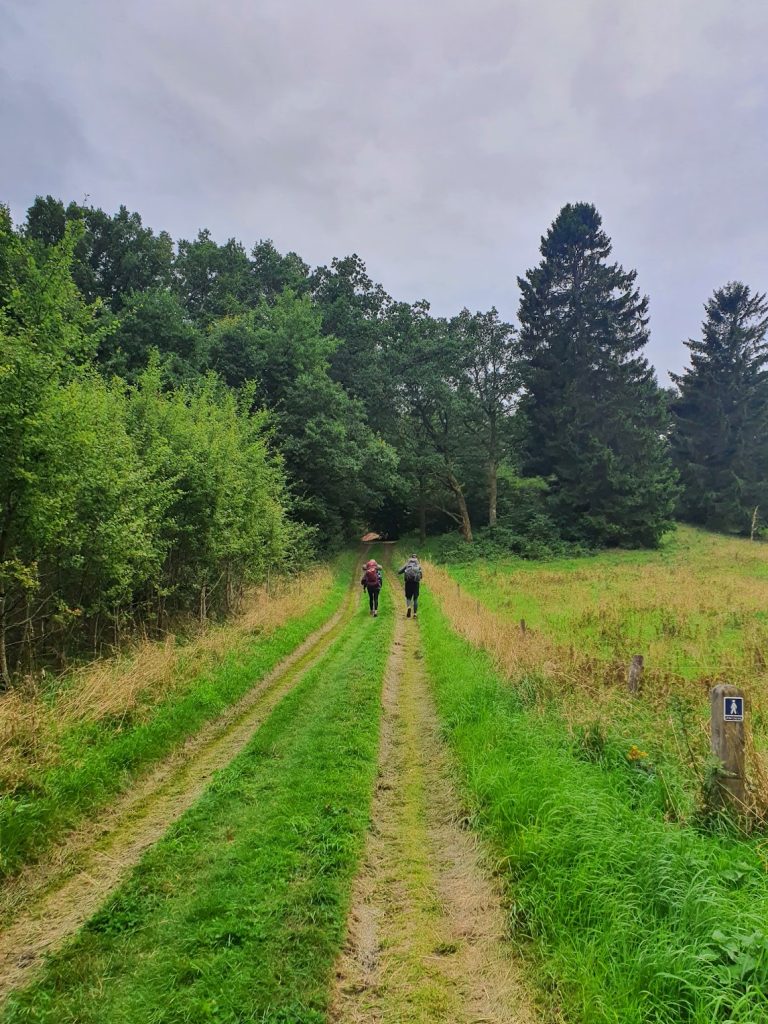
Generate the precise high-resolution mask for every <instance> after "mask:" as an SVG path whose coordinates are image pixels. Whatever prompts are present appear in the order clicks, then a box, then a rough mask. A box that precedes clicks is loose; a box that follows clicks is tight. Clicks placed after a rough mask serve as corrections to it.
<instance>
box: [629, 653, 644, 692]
mask: <svg viewBox="0 0 768 1024" xmlns="http://www.w3.org/2000/svg"><path fill="white" fill-rule="evenodd" d="M642 685H643V656H642V654H633V655H632V661H630V663H629V675H628V676H627V689H628V690H629V692H630V693H631V694H633V695H634V696H635V697H636V696H637V695H638V694H639V693H640V687H641V686H642Z"/></svg>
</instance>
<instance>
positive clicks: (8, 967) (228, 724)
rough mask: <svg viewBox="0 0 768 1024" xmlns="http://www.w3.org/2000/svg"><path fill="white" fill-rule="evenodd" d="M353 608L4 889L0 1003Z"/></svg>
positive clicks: (219, 764)
mask: <svg viewBox="0 0 768 1024" xmlns="http://www.w3.org/2000/svg"><path fill="white" fill-rule="evenodd" d="M358 600H359V590H358V589H357V588H351V589H350V591H349V594H348V596H347V598H346V600H345V601H344V603H343V605H342V606H341V608H340V609H339V611H338V612H336V614H335V615H334V616H333V617H332V618H331V619H330V620H329V621H328V622H327V623H326V624H325V625H324V626H322V627H321V628H320V629H319V630H317V631H316V632H315V633H313V634H312V636H310V637H308V638H307V640H305V641H304V643H302V644H301V645H299V647H297V648H296V650H295V651H293V653H292V654H291V655H289V656H288V657H287V658H286V659H284V660H283V661H282V662H281V663H280V664H279V665H278V666H277V667H276V668H275V669H274V670H273V671H272V672H271V673H269V675H267V676H266V677H265V678H264V679H263V680H261V682H260V683H258V685H256V686H255V687H254V688H253V689H252V690H251V691H249V693H248V694H246V696H245V697H243V698H242V699H241V700H240V701H239V702H238V703H237V704H236V705H234V706H233V707H232V708H230V710H229V711H228V712H226V713H225V714H224V715H223V716H221V717H220V718H218V719H216V720H215V721H214V722H211V723H210V724H209V725H207V726H205V727H204V728H203V729H202V730H201V731H200V732H199V733H197V734H196V735H195V736H194V737H193V738H192V739H190V740H189V741H188V742H187V743H185V744H184V745H182V747H180V748H179V750H178V751H176V752H175V753H174V754H173V755H172V756H171V757H170V758H169V759H168V760H166V761H164V762H163V763H162V764H161V765H159V766H158V767H157V768H155V769H154V770H153V771H152V772H150V773H149V774H148V775H147V776H145V777H144V778H143V779H141V780H140V782H139V783H138V784H137V785H136V786H135V787H134V788H133V789H132V790H131V791H130V792H128V793H126V794H125V795H124V796H122V797H120V798H119V799H118V800H117V802H116V803H115V804H114V805H113V806H112V807H111V808H110V809H109V810H108V811H107V812H105V813H104V814H102V815H101V816H100V817H99V818H98V819H96V820H94V821H93V822H91V823H90V824H89V825H88V826H87V827H85V828H84V829H82V830H80V831H79V832H78V833H76V834H73V835H70V836H68V837H67V838H66V839H65V840H64V841H63V842H62V843H61V844H60V845H59V846H58V847H57V848H56V849H55V850H54V851H53V852H52V853H51V854H50V855H49V856H48V857H46V859H45V860H44V861H43V862H41V863H39V864H37V865H33V866H32V867H30V868H29V869H27V870H26V871H25V872H22V874H21V875H20V876H19V877H18V878H16V879H14V880H13V881H12V882H11V883H10V884H9V885H7V886H6V887H5V889H4V892H3V903H2V905H1V906H0V912H2V914H3V916H4V918H5V921H6V922H10V923H8V924H7V926H6V927H4V928H3V932H2V934H1V935H0V1001H2V1000H3V999H4V998H5V997H6V996H7V995H8V993H9V992H10V991H11V990H12V989H14V988H17V987H19V986H20V985H22V984H23V983H25V982H26V981H27V980H28V979H29V976H30V974H31V973H32V971H33V970H34V969H35V968H36V967H37V965H38V964H39V963H40V961H41V959H42V957H43V956H44V955H45V954H47V953H50V952H52V951H53V950H54V949H56V948H57V947H58V946H60V945H61V944H62V942H63V941H64V940H65V939H66V938H67V937H68V936H69V935H71V934H72V933H73V932H74V931H76V930H77V929H78V928H79V927H80V926H81V925H82V924H84V922H85V921H86V920H87V919H88V918H89V917H90V916H91V915H92V914H93V913H94V912H95V911H96V910H97V909H98V907H99V906H100V905H101V904H102V903H103V902H104V899H105V898H106V896H107V895H108V894H109V893H110V892H111V891H112V890H113V889H114V888H115V887H116V886H117V885H118V884H119V883H120V881H121V880H122V879H123V878H124V877H125V875H126V874H127V873H128V872H129V871H130V870H131V868H133V867H134V866H135V865H136V864H137V863H138V861H139V859H140V858H141V856H142V854H143V853H144V851H145V850H146V849H147V848H148V847H150V846H152V845H153V844H154V843H155V842H157V840H158V839H160V837H161V836H162V835H163V834H164V833H165V832H166V830H167V829H168V827H169V826H170V825H171V824H172V823H173V822H174V821H176V820H177V819H178V818H179V817H180V816H181V815H182V814H183V813H184V811H186V810H187V808H189V807H190V806H191V805H192V804H193V803H194V802H195V801H196V800H197V799H198V797H199V796H200V795H201V794H202V793H203V791H204V790H205V788H206V787H207V785H208V783H209V781H210V779H211V776H212V775H213V774H214V773H215V772H216V771H218V770H219V769H220V768H223V767H224V766H225V765H227V764H228V763H229V762H230V761H232V760H233V758H235V757H236V756H237V755H238V753H239V752H240V751H241V750H242V749H243V747H244V746H245V745H246V743H248V741H249V740H250V738H251V737H252V736H253V733H254V732H255V731H256V730H257V729H258V728H259V726H260V725H261V724H262V722H263V721H264V720H265V719H266V718H267V716H268V715H269V714H270V712H271V711H272V710H273V708H274V707H275V706H276V705H277V704H278V703H279V701H280V700H281V699H282V698H283V697H284V696H285V695H286V694H287V693H288V692H289V691H290V690H291V689H292V688H293V687H294V686H296V684H297V683H298V682H299V680H300V679H301V678H302V677H303V676H304V675H305V674H306V673H307V672H308V671H309V670H310V669H311V668H312V667H313V666H314V665H315V664H316V663H317V662H318V661H319V660H320V658H322V657H323V655H324V654H325V653H326V652H327V650H328V648H329V647H330V646H331V645H332V644H333V642H334V640H335V639H336V638H337V637H338V636H339V634H340V633H341V631H342V630H343V628H344V626H345V625H346V623H347V621H348V620H349V617H350V616H351V614H352V613H353V611H354V608H355V606H356V604H357V601H358Z"/></svg>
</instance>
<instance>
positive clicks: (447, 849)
mask: <svg viewBox="0 0 768 1024" xmlns="http://www.w3.org/2000/svg"><path fill="white" fill-rule="evenodd" d="M394 644H395V646H394V648H393V654H392V657H391V659H390V663H389V666H388V670H387V676H386V679H385V686H384V695H383V701H384V718H383V724H382V737H381V749H380V754H379V780H378V785H377V790H376V793H375V796H374V805H373V816H372V824H371V830H370V833H369V837H368V842H367V846H366V852H365V856H364V862H363V867H362V869H361V872H360V874H359V876H358V878H357V881H356V883H355V888H354V892H353V903H352V910H351V914H350V925H349V935H348V940H347V944H346V948H345V950H344V952H343V953H342V956H341V958H340V960H339V963H338V965H337V980H336V986H335V992H334V997H333V1004H332V1013H331V1019H332V1020H333V1021H335V1022H338V1024H361V1022H367V1024H410V1022H418V1024H436V1022H444V1024H449V1022H450V1024H470V1022H471V1024H480V1022H484V1024H534V1022H535V1021H536V1020H538V1017H537V1015H536V1013H535V1011H534V1010H533V1009H532V1000H531V996H530V993H529V991H528V990H527V989H526V986H525V984H524V981H523V979H522V971H521V967H520V963H519V960H518V959H517V957H516V954H515V951H514V949H513V948H512V946H511V944H510V943H509V942H507V941H506V940H505V937H504V936H505V920H504V913H503V910H502V908H501V901H500V894H499V892H498V890H497V889H496V887H495V886H494V884H493V882H492V881H491V880H490V877H489V873H488V871H487V869H486V866H485V864H484V862H483V857H482V853H481V851H480V850H479V848H478V845H477V842H476V840H475V838H474V836H473V835H472V833H471V832H469V831H467V830H466V829H464V828H462V826H461V824H460V822H461V820H462V813H461V806H460V804H459V801H458V798H457V795H456V793H455V791H454V789H453V786H452V782H451V772H450V764H449V760H448V755H447V752H446V750H445V748H444V745H443V743H442V741H441V740H440V736H439V729H438V723H437V721H436V717H435V712H434V707H433V704H432V701H431V697H430V694H429V690H428V682H427V679H426V675H425V671H424V667H423V661H422V652H421V644H420V640H419V633H418V622H414V621H413V620H411V621H405V620H404V619H402V618H400V619H399V620H398V625H397V629H396V633H395V639H394Z"/></svg>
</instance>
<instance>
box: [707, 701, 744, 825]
mask: <svg viewBox="0 0 768 1024" xmlns="http://www.w3.org/2000/svg"><path fill="white" fill-rule="evenodd" d="M710 702H711V709H712V741H711V742H712V753H713V754H714V756H715V757H716V758H717V760H718V761H719V762H720V764H721V765H722V766H723V768H722V773H721V774H719V775H718V777H717V779H716V792H715V794H714V795H715V797H716V799H717V801H718V802H719V803H720V804H721V805H730V806H732V807H734V808H735V809H736V810H737V811H741V810H743V809H744V804H745V798H746V778H745V772H744V760H745V759H744V749H745V737H744V712H745V705H746V701H745V699H744V694H743V693H742V692H741V690H739V689H738V688H737V687H735V686H730V685H729V684H728V683H720V684H719V685H718V686H713V687H712V690H711V693H710Z"/></svg>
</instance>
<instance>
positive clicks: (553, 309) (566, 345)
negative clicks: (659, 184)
mask: <svg viewBox="0 0 768 1024" xmlns="http://www.w3.org/2000/svg"><path fill="white" fill-rule="evenodd" d="M610 254H611V242H610V239H609V238H608V236H607V235H606V233H605V232H604V231H603V230H602V221H601V218H600V215H599V213H598V212H597V210H596V209H595V207H594V206H592V205H591V204H588V203H576V204H569V205H567V206H564V207H563V209H562V210H561V211H560V213H559V215H558V216H557V218H556V219H555V221H554V223H553V224H552V226H551V227H550V229H549V231H548V232H547V234H546V235H545V236H544V238H543V239H542V242H541V255H542V260H541V262H540V263H539V265H538V266H537V267H535V268H533V269H532V270H529V271H528V272H527V273H526V275H525V277H524V278H519V279H518V283H519V286H520V290H521V300H520V324H521V330H520V348H521V357H522V365H521V369H522V380H523V385H524V398H523V402H522V409H523V413H524V416H525V419H526V425H527V428H526V429H527V437H526V444H525V453H524V454H525V458H524V464H525V468H526V470H527V472H528V473H531V474H533V475H538V476H543V477H545V478H546V479H548V480H549V481H550V483H551V498H550V501H551V506H552V509H553V513H554V515H555V517H556V519H557V520H558V521H559V523H560V525H561V528H562V530H563V533H564V535H566V536H570V537H571V538H574V539H579V540H582V541H586V542H588V543H590V544H596V545H606V544H625V545H630V546H634V545H655V544H657V543H658V541H659V538H660V537H661V535H662V534H663V533H664V532H665V530H667V529H668V528H669V527H670V525H671V522H672V518H671V517H672V510H673V508H674V502H675V498H676V483H675V477H676V475H675V473H674V470H673V469H672V466H671V462H670V456H669V451H668V442H667V438H666V431H667V421H666V416H665V407H664V398H663V395H662V393H661V391H660V389H659V387H658V385H657V383H656V381H655V378H654V375H653V371H652V369H651V367H650V366H649V364H648V361H647V360H646V359H645V358H644V357H643V356H642V355H641V351H642V349H643V347H644V346H645V344H646V343H647V341H648V317H647V310H648V300H647V299H646V298H642V297H641V296H640V294H639V292H638V290H637V288H636V286H635V279H636V272H635V271H629V272H626V271H624V269H623V268H622V267H621V266H619V265H618V264H616V263H609V262H608V259H609V257H610Z"/></svg>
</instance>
